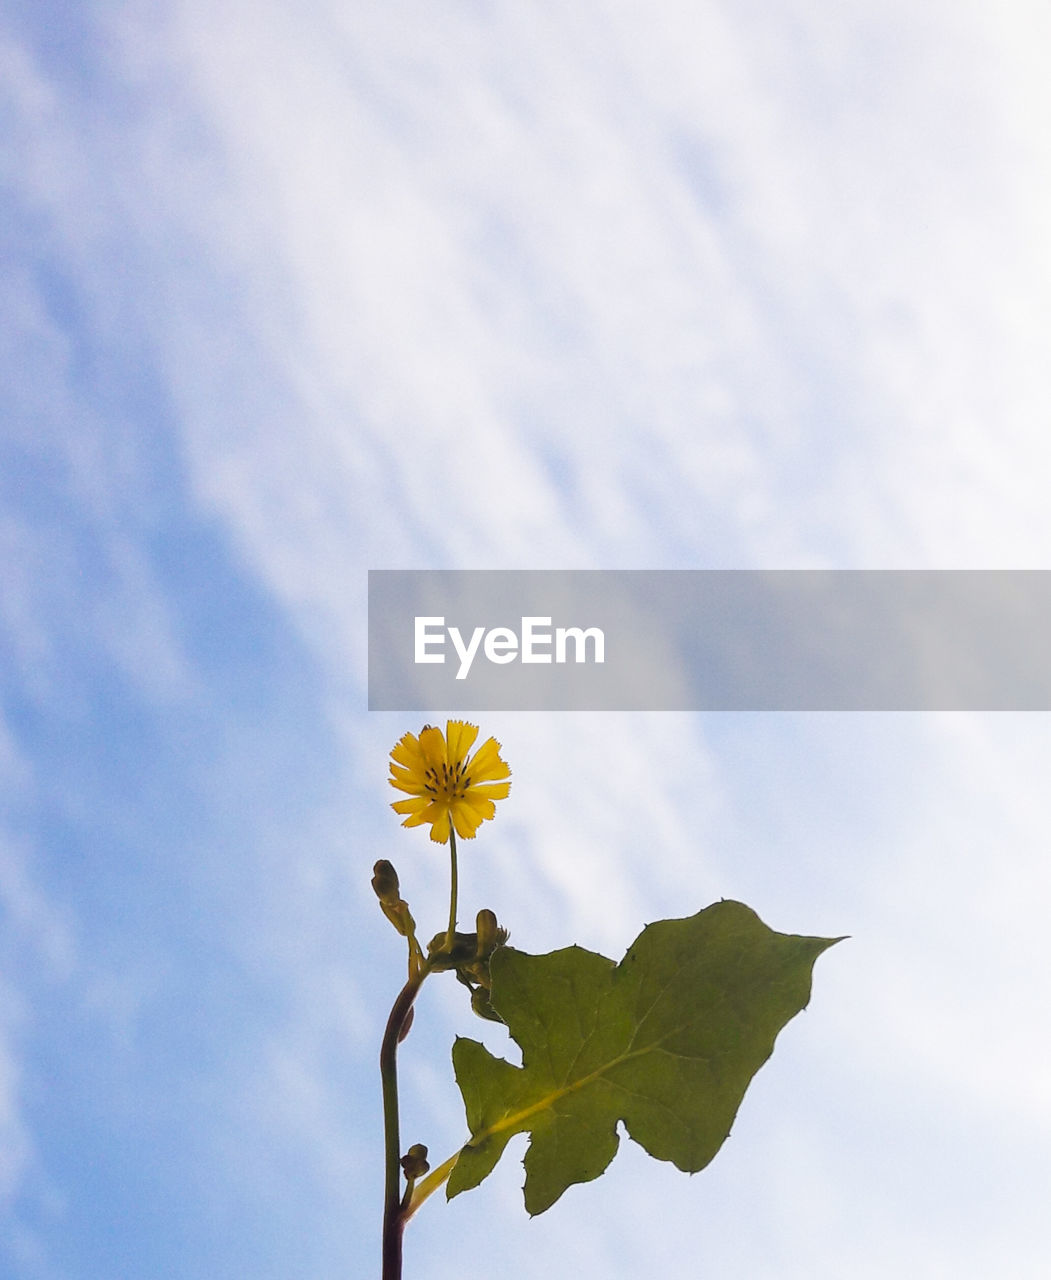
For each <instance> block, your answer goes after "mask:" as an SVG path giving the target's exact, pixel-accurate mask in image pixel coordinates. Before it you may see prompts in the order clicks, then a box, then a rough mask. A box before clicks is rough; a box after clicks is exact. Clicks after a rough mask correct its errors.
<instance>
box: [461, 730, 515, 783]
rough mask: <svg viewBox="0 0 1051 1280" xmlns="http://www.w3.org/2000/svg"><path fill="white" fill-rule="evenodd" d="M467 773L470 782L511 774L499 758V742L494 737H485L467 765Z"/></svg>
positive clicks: (489, 779)
mask: <svg viewBox="0 0 1051 1280" xmlns="http://www.w3.org/2000/svg"><path fill="white" fill-rule="evenodd" d="M467 773H468V775H469V776H470V779H471V782H472V783H474V782H489V781H491V780H492V779H494V778H509V777H510V776H511V770H510V769H509V768H508V767H507V765H506V764H505V763H504V761H503V760H501V759H500V744H499V742H497V741H496V739H495V738H487V739H486V740H485V742H483V743H482V745H481V746H480V747H479V748H478V750H477V751H476V752H475V754H474V757H473V759H472V760H471V762H470V764H469V765H468V766H467Z"/></svg>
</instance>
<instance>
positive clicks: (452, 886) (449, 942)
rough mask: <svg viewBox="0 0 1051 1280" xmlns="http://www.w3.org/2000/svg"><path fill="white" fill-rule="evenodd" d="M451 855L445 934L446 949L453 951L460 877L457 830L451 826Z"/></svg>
mask: <svg viewBox="0 0 1051 1280" xmlns="http://www.w3.org/2000/svg"><path fill="white" fill-rule="evenodd" d="M449 856H450V859H451V863H452V866H451V873H452V874H451V876H450V881H449V932H448V933H447V934H446V935H445V949H446V951H452V949H453V944H454V943H455V941H456V893H457V886H458V877H457V873H456V832H455V831H454V830H453V828H452V825H451V824H450V826H449Z"/></svg>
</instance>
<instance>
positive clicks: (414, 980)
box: [380, 963, 430, 1280]
mask: <svg viewBox="0 0 1051 1280" xmlns="http://www.w3.org/2000/svg"><path fill="white" fill-rule="evenodd" d="M429 972H430V969H429V968H428V966H427V965H426V963H425V964H424V965H423V967H422V968H421V969H420V970H419V972H418V973H416V974H415V975H413V976H412V977H411V978H409V980H408V982H406V984H405V986H404V987H402V989H401V991H400V993H399V995H398V998H397V1000H395V1001H394V1007H393V1008H392V1009H391V1011H390V1017H389V1018H388V1019H387V1029H386V1031H385V1032H384V1033H383V1044H382V1046H381V1048H380V1079H381V1081H382V1084H383V1143H384V1157H385V1163H384V1167H385V1174H386V1178H385V1183H384V1196H383V1280H401V1237H402V1231H403V1230H404V1227H405V1221H406V1216H407V1215H405V1214H404V1213H403V1212H402V1202H401V1132H400V1124H399V1118H398V1041H399V1040H400V1038H401V1035H402V1032H403V1030H404V1028H405V1020H406V1019H407V1018H408V1016H409V1014H410V1013H411V1011H412V1006H413V1002H414V1001H415V999H416V995H417V993H418V991H419V989H420V987H421V986H422V985H423V980H424V978H426V977H427V974H428V973H429Z"/></svg>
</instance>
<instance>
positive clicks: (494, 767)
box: [389, 720, 511, 844]
mask: <svg viewBox="0 0 1051 1280" xmlns="http://www.w3.org/2000/svg"><path fill="white" fill-rule="evenodd" d="M477 737H478V729H477V727H476V726H475V725H473V724H464V722H463V721H462V720H449V721H447V722H446V726H445V732H444V733H442V731H441V729H435V728H433V727H432V726H431V725H426V726H425V727H424V728H423V729H422V730H421V731H420V736H419V737H418V738H417V737H416V736H415V735H414V734H411V733H407V734H406V735H405V736H404V737H403V738H402V739H401V741H400V742H399V743H398V745H397V746H396V747H395V748H394V750H393V751H392V752H391V753H390V754H391V766H390V771H391V777H390V779H389V781H390V784H391V786H392V787H396V788H397V790H399V791H405V792H407V793H408V795H409V796H410V799H408V800H396V801H395V802H394V803H393V804H392V805H391V808H392V809H393V810H394V812H395V813H405V814H408V815H409V816H408V817H407V818H406V819H405V821H404V822H403V823H402V824H401V825H402V826H403V827H418V826H421V825H422V824H423V823H425V822H429V823H430V824H431V839H432V840H436V841H437V842H438V843H439V844H448V842H449V826H450V820H451V823H452V826H453V827H455V829H456V834H457V835H458V836H463V837H464V838H465V839H467V840H470V839H471V838H472V837H473V836H474V833H475V832H476V831H477V830H478V828H479V827H480V826H481V824H482V823H483V822H484V821H485V820H486V819H487V818H491V817H493V815H494V814H495V813H496V805H495V804H494V803H493V801H494V800H503V799H504V798H505V796H506V795H507V793H508V792H509V791H510V789H511V784H510V782H503V781H500V779H503V778H509V777H510V776H511V770H510V769H509V768H508V767H507V765H506V764H505V763H504V762H503V760H501V759H500V744H499V742H497V741H496V739H495V738H487V739H486V740H485V742H483V743H482V745H481V746H480V747H479V748H478V750H477V751H476V752H475V753H474V755H473V756H470V755H468V752H469V751H470V750H471V747H472V746H473V745H474V740H475V738H477Z"/></svg>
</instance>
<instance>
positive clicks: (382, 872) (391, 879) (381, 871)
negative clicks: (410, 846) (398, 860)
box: [372, 858, 400, 906]
mask: <svg viewBox="0 0 1051 1280" xmlns="http://www.w3.org/2000/svg"><path fill="white" fill-rule="evenodd" d="M372 870H373V872H374V873H375V874H374V875H373V877H372V888H373V889H374V891H375V893H376V897H377V898H379V900H380V902H385V903H389V904H390V905H391V906H394V904H395V903H396V902H397V901H398V899H399V897H400V894H399V892H398V889H399V886H398V873H397V872H396V871H395V870H394V866H393V864H392V863H390V862H388V861H387V859H386V858H381V859H380V860H379V862H377V863H376V865H375V866H374V867H373V868H372Z"/></svg>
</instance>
